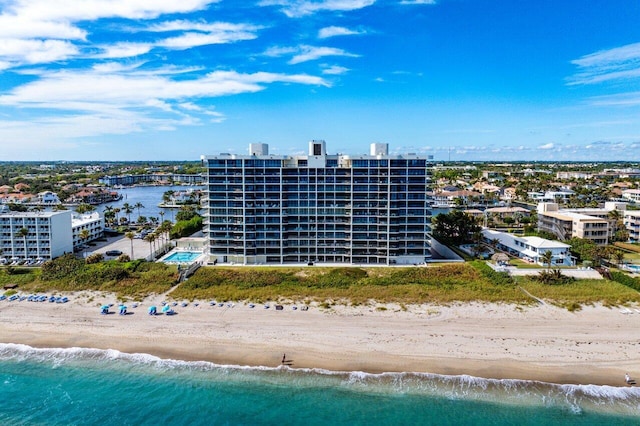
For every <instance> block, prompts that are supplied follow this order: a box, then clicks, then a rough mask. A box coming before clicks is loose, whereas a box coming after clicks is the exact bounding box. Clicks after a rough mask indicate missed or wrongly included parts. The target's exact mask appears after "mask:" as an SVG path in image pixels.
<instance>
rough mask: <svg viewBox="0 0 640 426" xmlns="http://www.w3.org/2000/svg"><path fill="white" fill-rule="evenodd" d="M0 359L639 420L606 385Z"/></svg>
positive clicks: (15, 351) (635, 395) (109, 355)
mask: <svg viewBox="0 0 640 426" xmlns="http://www.w3.org/2000/svg"><path fill="white" fill-rule="evenodd" d="M0 360H3V361H7V360H10V361H13V362H22V361H25V362H26V361H28V362H40V363H47V364H49V365H51V366H52V367H53V368H60V367H62V366H69V365H71V366H79V367H87V366H92V365H101V364H103V363H108V364H109V368H112V369H115V370H116V371H117V370H118V369H123V370H126V371H131V370H138V369H139V370H143V371H146V372H149V371H155V372H156V374H164V373H166V372H169V371H170V372H171V373H172V374H175V375H176V377H181V376H184V377H194V375H201V376H202V377H206V378H207V379H208V380H214V381H215V380H224V381H225V382H229V381H231V382H237V383H252V382H256V383H258V382H259V383H268V384H271V385H274V386H283V387H286V386H294V387H300V388H317V387H332V388H339V389H342V390H344V391H347V392H359V393H366V394H371V395H412V396H421V395H422V396H428V397H445V398H447V399H450V400H466V401H481V402H489V403H499V404H510V405H519V406H534V407H535V406H538V407H557V408H561V409H564V410H567V411H569V412H571V413H575V414H579V413H581V412H582V410H585V409H586V410H590V411H598V412H609V413H614V414H622V415H632V416H633V415H638V413H639V412H640V388H635V387H614V386H606V385H570V384H554V383H546V382H541V381H532V380H515V379H491V378H481V377H474V376H470V375H440V374H431V373H416V372H403V373H391V372H388V373H366V372H362V371H331V370H326V369H318V368H291V367H288V366H278V367H264V366H262V367H260V366H258V367H255V366H241V365H221V364H215V363H211V362H207V361H182V360H172V359H162V358H159V357H156V356H153V355H149V354H143V353H123V352H120V351H117V350H113V349H107V350H103V349H92V348H77V347H73V348H34V347H30V346H27V345H21V344H12V343H6V344H0Z"/></svg>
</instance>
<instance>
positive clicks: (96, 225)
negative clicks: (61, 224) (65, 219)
mask: <svg viewBox="0 0 640 426" xmlns="http://www.w3.org/2000/svg"><path fill="white" fill-rule="evenodd" d="M83 231H87V233H86V237H85V238H83V236H84V235H85V233H84V232H83ZM71 232H72V234H73V248H74V249H75V248H77V247H79V246H81V245H82V244H84V243H87V242H89V241H92V240H95V239H98V238H100V237H102V236H103V235H104V217H103V216H101V215H100V213H98V212H93V213H87V214H78V213H73V214H72V216H71Z"/></svg>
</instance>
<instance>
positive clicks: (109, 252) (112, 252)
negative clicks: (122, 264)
mask: <svg viewBox="0 0 640 426" xmlns="http://www.w3.org/2000/svg"><path fill="white" fill-rule="evenodd" d="M105 254H106V255H107V256H120V255H121V254H122V252H121V251H120V250H107V252H106V253H105Z"/></svg>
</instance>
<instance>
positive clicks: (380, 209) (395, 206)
mask: <svg viewBox="0 0 640 426" xmlns="http://www.w3.org/2000/svg"><path fill="white" fill-rule="evenodd" d="M202 159H203V163H204V165H205V166H206V167H207V177H206V179H207V186H206V197H205V200H204V205H205V209H206V212H205V233H206V235H207V236H208V247H209V255H210V259H209V262H219V263H229V262H234V263H239V264H284V263H305V264H306V263H315V262H319V263H342V264H345V263H346V264H380V265H389V264H417V263H423V262H425V261H426V260H428V259H429V258H430V257H431V245H430V242H429V237H428V234H429V232H430V229H431V228H430V223H431V211H430V210H429V197H428V195H427V193H428V191H429V189H430V183H431V167H430V165H429V164H428V159H427V158H424V157H419V156H418V155H416V154H406V155H389V153H388V145H387V144H372V145H371V151H370V153H369V155H355V156H352V155H342V154H336V155H330V154H327V152H326V147H325V142H324V141H311V142H310V143H309V154H308V155H300V156H283V155H271V154H269V147H268V145H266V144H251V145H250V148H249V155H236V154H220V155H214V156H206V157H205V156H203V158H202Z"/></svg>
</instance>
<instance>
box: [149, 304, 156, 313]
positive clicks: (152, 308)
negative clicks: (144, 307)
mask: <svg viewBox="0 0 640 426" xmlns="http://www.w3.org/2000/svg"><path fill="white" fill-rule="evenodd" d="M157 310H158V308H156V307H155V306H149V313H150V314H155V313H156V311H157Z"/></svg>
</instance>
